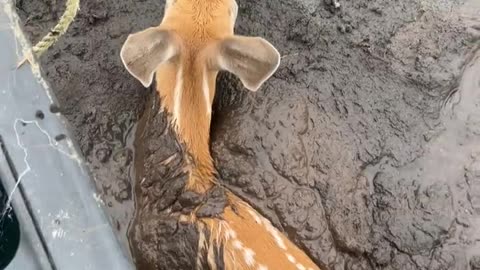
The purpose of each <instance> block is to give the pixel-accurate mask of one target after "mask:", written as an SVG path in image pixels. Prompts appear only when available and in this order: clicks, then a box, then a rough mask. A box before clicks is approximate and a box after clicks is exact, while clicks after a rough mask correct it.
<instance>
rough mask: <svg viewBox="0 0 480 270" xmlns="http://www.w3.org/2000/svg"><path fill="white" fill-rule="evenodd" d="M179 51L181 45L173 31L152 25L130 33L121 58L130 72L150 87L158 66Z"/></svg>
mask: <svg viewBox="0 0 480 270" xmlns="http://www.w3.org/2000/svg"><path fill="white" fill-rule="evenodd" d="M178 53H179V46H178V43H177V40H176V39H175V37H174V34H173V33H172V32H170V31H168V30H161V29H158V28H156V27H151V28H148V29H146V30H143V31H140V32H138V33H135V34H131V35H129V36H128V38H127V40H126V41H125V43H124V44H123V47H122V50H121V51H120V58H121V59H122V63H123V65H124V66H125V68H126V69H127V70H128V72H129V73H130V74H131V75H132V76H133V77H135V78H136V79H137V80H139V81H140V82H141V83H142V84H143V86H144V87H148V86H150V85H151V84H152V81H153V75H154V73H155V70H156V68H157V67H158V66H159V65H160V64H162V63H164V62H166V61H169V60H170V59H172V58H173V57H174V56H176V55H177V54H178Z"/></svg>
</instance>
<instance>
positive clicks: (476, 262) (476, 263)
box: [470, 255, 480, 270]
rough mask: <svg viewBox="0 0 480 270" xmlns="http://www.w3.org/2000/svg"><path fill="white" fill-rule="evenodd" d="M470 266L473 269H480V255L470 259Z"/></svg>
mask: <svg viewBox="0 0 480 270" xmlns="http://www.w3.org/2000/svg"><path fill="white" fill-rule="evenodd" d="M470 267H471V268H472V270H480V255H477V256H473V257H472V258H471V259H470Z"/></svg>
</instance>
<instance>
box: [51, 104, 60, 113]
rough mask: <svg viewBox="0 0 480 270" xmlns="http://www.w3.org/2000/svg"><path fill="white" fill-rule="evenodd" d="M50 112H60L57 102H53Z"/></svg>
mask: <svg viewBox="0 0 480 270" xmlns="http://www.w3.org/2000/svg"><path fill="white" fill-rule="evenodd" d="M50 112H51V113H59V112H60V107H58V105H57V104H52V105H50Z"/></svg>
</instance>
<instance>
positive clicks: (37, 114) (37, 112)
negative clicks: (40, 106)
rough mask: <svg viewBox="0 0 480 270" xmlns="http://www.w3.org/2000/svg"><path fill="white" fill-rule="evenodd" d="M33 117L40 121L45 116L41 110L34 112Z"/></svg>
mask: <svg viewBox="0 0 480 270" xmlns="http://www.w3.org/2000/svg"><path fill="white" fill-rule="evenodd" d="M35 117H36V118H38V119H40V120H43V119H44V118H45V114H44V113H43V112H42V111H41V110H37V111H36V112H35Z"/></svg>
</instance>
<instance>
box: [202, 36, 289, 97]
mask: <svg viewBox="0 0 480 270" xmlns="http://www.w3.org/2000/svg"><path fill="white" fill-rule="evenodd" d="M207 57H208V61H209V62H208V63H209V67H210V68H212V69H217V70H226V71H229V72H231V73H233V74H234V75H236V76H237V77H239V78H240V80H241V81H242V83H243V85H244V86H245V87H246V88H247V89H248V90H250V91H257V90H258V89H259V88H260V86H262V84H263V83H264V82H265V81H266V80H267V79H269V78H270V77H271V76H272V75H273V73H275V71H276V70H277V68H278V66H279V65H280V54H279V53H278V51H277V49H275V47H273V45H272V44H270V43H269V42H268V41H266V40H265V39H263V38H260V37H245V36H232V37H228V38H225V39H223V40H221V41H219V42H218V43H217V44H216V46H215V47H214V48H213V49H212V50H210V51H209V52H208V56H207Z"/></svg>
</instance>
